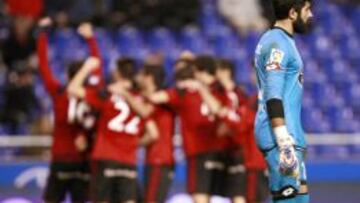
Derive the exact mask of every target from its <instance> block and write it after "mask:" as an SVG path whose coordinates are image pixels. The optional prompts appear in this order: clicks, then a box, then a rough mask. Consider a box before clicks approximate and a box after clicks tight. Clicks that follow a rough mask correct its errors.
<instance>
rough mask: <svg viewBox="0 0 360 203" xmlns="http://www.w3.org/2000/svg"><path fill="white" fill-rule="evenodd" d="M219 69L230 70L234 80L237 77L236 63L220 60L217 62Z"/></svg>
mask: <svg viewBox="0 0 360 203" xmlns="http://www.w3.org/2000/svg"><path fill="white" fill-rule="evenodd" d="M216 68H217V69H221V70H228V71H230V74H231V77H232V78H234V76H235V65H234V63H233V62H232V61H231V60H229V59H219V60H218V61H217V66H216Z"/></svg>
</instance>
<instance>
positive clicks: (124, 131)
mask: <svg viewBox="0 0 360 203" xmlns="http://www.w3.org/2000/svg"><path fill="white" fill-rule="evenodd" d="M93 63H96V59H95V58H90V59H88V60H87V61H86V62H85V65H84V66H83V67H82V69H81V70H80V71H79V72H78V73H77V75H76V76H75V78H74V79H73V80H72V81H71V83H70V85H69V87H68V91H69V92H70V93H71V94H72V95H74V96H76V97H78V98H81V99H85V100H86V101H87V102H88V103H89V104H90V105H91V106H92V107H94V108H96V109H98V110H99V111H100V117H99V126H98V131H97V135H96V140H95V143H94V149H93V153H92V159H93V160H94V161H96V174H95V177H94V188H93V189H94V194H93V195H94V201H95V202H121V203H134V202H135V200H136V198H137V194H136V192H137V176H138V175H137V171H136V162H137V158H136V151H137V146H138V142H139V139H140V135H141V134H142V129H143V126H145V128H146V129H147V131H146V132H147V133H146V136H150V137H157V136H158V134H157V133H158V132H157V129H156V126H155V124H154V123H153V122H151V121H147V122H145V120H144V119H142V118H140V117H139V116H138V115H137V114H136V112H134V111H133V108H132V106H131V105H130V104H129V103H127V102H126V100H125V99H124V98H123V97H122V96H119V95H117V94H112V90H113V89H117V88H124V89H126V90H128V91H129V92H131V94H133V95H134V96H136V95H137V96H138V99H140V100H141V99H142V98H141V97H140V96H139V95H138V93H136V91H135V90H134V88H135V86H134V81H133V79H134V77H135V65H134V64H135V63H134V62H133V61H132V60H130V59H122V60H119V61H118V63H117V69H116V71H115V72H114V73H113V75H114V82H113V83H112V84H111V85H109V86H108V88H107V90H102V91H99V90H95V91H94V90H93V89H88V88H86V87H85V86H84V85H83V84H84V81H85V79H86V77H88V75H89V73H90V72H92V71H93V69H94V67H95V66H93V65H92V64H93Z"/></svg>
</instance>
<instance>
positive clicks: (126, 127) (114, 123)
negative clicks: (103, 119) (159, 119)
mask: <svg viewBox="0 0 360 203" xmlns="http://www.w3.org/2000/svg"><path fill="white" fill-rule="evenodd" d="M114 102H115V104H114V107H115V109H116V110H119V114H118V115H117V116H115V117H114V118H113V119H111V120H110V121H109V123H108V128H109V129H110V130H112V131H115V132H125V133H127V134H131V135H136V134H137V133H138V132H139V123H140V118H139V117H138V116H135V117H133V118H132V119H131V120H129V121H128V122H126V123H125V121H126V120H128V118H129V116H130V113H131V111H130V107H129V106H128V104H127V103H126V102H125V101H124V100H123V99H121V98H117V99H116V100H115V101H114Z"/></svg>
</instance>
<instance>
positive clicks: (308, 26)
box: [293, 15, 314, 34]
mask: <svg viewBox="0 0 360 203" xmlns="http://www.w3.org/2000/svg"><path fill="white" fill-rule="evenodd" d="M313 24H314V23H313V19H312V18H309V19H308V20H307V22H305V21H304V20H303V19H302V18H301V17H300V15H298V17H297V18H296V20H295V21H294V22H293V28H294V32H295V33H298V34H306V33H308V32H310V31H311V30H312V29H313Z"/></svg>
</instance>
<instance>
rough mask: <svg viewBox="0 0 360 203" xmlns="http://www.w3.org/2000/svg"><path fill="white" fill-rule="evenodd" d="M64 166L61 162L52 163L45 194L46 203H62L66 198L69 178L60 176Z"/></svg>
mask: <svg viewBox="0 0 360 203" xmlns="http://www.w3.org/2000/svg"><path fill="white" fill-rule="evenodd" d="M62 168H63V167H62V164H61V163H54V162H53V163H51V164H50V173H49V176H48V178H47V183H46V187H45V190H44V194H43V199H44V202H46V203H60V202H63V201H64V199H65V195H66V190H67V189H66V188H67V180H64V179H60V178H59V172H60V171H61V170H62Z"/></svg>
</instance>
